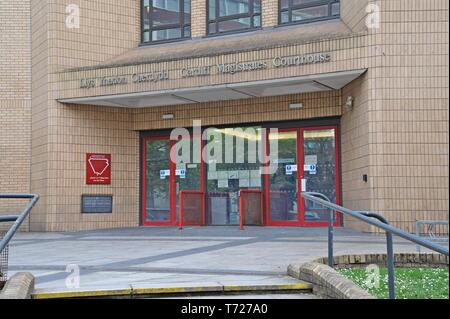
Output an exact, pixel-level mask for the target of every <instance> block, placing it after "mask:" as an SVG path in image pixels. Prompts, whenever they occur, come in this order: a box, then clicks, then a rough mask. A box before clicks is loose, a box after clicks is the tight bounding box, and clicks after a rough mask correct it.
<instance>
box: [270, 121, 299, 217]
mask: <svg viewBox="0 0 450 319" xmlns="http://www.w3.org/2000/svg"><path fill="white" fill-rule="evenodd" d="M274 138H276V139H278V159H275V164H276V165H277V170H276V172H275V173H274V174H271V175H269V177H268V180H269V183H268V188H269V192H268V195H269V199H268V207H269V216H268V217H269V223H270V224H272V225H290V224H291V225H292V224H297V223H298V220H299V218H298V216H299V215H298V170H297V151H298V147H297V130H296V129H295V130H286V131H280V132H278V133H277V134H270V135H269V139H274Z"/></svg>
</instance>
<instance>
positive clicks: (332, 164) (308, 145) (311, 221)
mask: <svg viewBox="0 0 450 319" xmlns="http://www.w3.org/2000/svg"><path fill="white" fill-rule="evenodd" d="M300 134H301V135H302V153H303V154H302V155H301V156H302V162H303V166H302V171H301V178H302V182H301V185H302V186H301V187H302V191H307V192H317V193H321V194H324V195H325V196H327V197H328V198H329V199H330V201H332V202H333V203H337V204H339V196H338V194H339V174H338V152H337V131H336V128H335V127H321V128H306V129H302V130H301V132H300ZM328 216H329V211H328V210H327V209H324V208H323V207H321V206H320V205H316V204H314V203H313V202H311V201H304V200H303V199H302V200H301V224H302V225H304V226H324V225H326V224H327V222H328ZM338 224H339V214H337V215H336V220H335V225H338Z"/></svg>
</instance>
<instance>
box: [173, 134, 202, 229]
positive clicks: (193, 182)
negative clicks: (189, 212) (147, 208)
mask: <svg viewBox="0 0 450 319" xmlns="http://www.w3.org/2000/svg"><path fill="white" fill-rule="evenodd" d="M185 139H188V138H186V137H185ZM195 139H197V140H196V141H195V142H197V143H194V139H193V138H189V139H188V141H189V150H190V152H188V153H189V158H187V159H185V158H184V156H181V155H182V154H175V161H176V166H175V183H176V185H175V190H176V198H175V202H176V220H177V221H178V218H179V214H180V205H179V202H180V192H181V191H182V190H189V191H199V192H200V191H202V192H203V187H202V185H203V164H201V163H197V162H198V160H196V159H195V158H200V156H201V147H200V145H201V137H200V136H199V137H195ZM194 152H198V154H197V156H195V155H196V154H194Z"/></svg>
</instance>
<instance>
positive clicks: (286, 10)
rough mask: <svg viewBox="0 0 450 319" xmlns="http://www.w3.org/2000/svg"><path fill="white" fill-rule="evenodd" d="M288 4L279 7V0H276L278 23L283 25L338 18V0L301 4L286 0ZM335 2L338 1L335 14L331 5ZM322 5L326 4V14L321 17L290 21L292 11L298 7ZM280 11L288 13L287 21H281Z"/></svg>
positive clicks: (321, 0)
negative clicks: (283, 7) (284, 6)
mask: <svg viewBox="0 0 450 319" xmlns="http://www.w3.org/2000/svg"><path fill="white" fill-rule="evenodd" d="M288 2H289V4H288V7H287V8H285V9H282V8H281V0H278V25H280V26H285V25H293V24H305V23H311V22H317V21H325V20H331V19H338V18H339V17H340V16H341V15H340V11H341V10H340V2H341V1H340V0H317V1H315V2H311V3H305V4H301V5H296V6H294V5H293V0H288ZM335 3H339V13H338V14H337V15H332V14H331V13H332V6H333V4H335ZM322 5H328V15H327V16H323V17H317V18H312V19H305V20H300V21H292V11H295V10H298V9H307V8H314V7H319V6H322ZM282 12H288V15H289V21H288V22H281V15H282Z"/></svg>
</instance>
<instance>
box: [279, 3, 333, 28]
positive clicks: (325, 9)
mask: <svg viewBox="0 0 450 319" xmlns="http://www.w3.org/2000/svg"><path fill="white" fill-rule="evenodd" d="M279 10H280V15H279V23H280V24H288V23H292V24H293V23H306V22H313V21H321V20H327V19H333V18H337V17H339V14H340V3H339V0H280V9H279Z"/></svg>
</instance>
